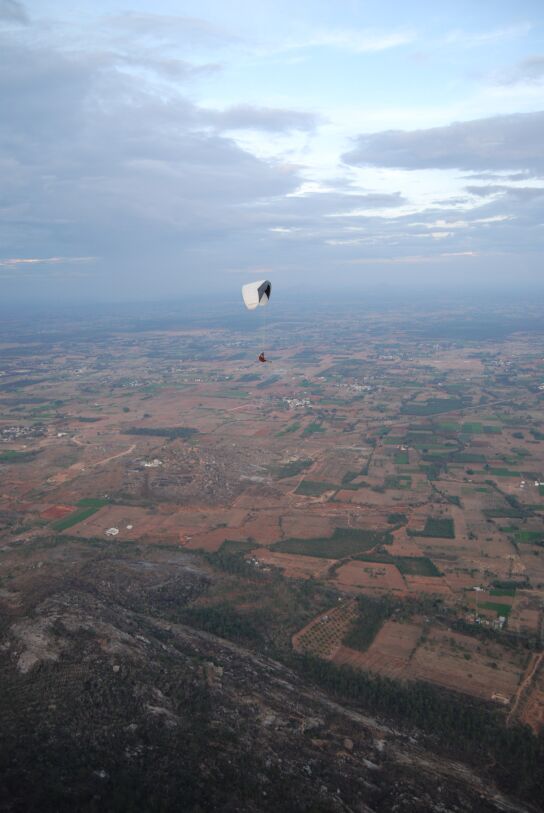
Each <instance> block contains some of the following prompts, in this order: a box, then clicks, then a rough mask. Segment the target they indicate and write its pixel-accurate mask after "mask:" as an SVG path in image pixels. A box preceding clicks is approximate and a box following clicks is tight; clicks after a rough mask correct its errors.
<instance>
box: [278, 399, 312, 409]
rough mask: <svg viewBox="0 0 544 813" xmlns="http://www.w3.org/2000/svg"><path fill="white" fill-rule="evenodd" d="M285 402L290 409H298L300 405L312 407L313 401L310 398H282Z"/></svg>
mask: <svg viewBox="0 0 544 813" xmlns="http://www.w3.org/2000/svg"><path fill="white" fill-rule="evenodd" d="M281 400H282V401H283V402H284V404H287V406H288V407H289V409H297V408H298V407H310V406H312V403H311V401H310V399H309V398H282V399H281Z"/></svg>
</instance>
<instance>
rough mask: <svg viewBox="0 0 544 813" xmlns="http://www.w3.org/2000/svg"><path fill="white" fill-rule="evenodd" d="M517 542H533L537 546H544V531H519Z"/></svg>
mask: <svg viewBox="0 0 544 813" xmlns="http://www.w3.org/2000/svg"><path fill="white" fill-rule="evenodd" d="M516 541H517V542H533V543H536V544H544V530H542V531H517V532H516Z"/></svg>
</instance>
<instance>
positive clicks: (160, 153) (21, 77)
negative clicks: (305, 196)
mask: <svg viewBox="0 0 544 813" xmlns="http://www.w3.org/2000/svg"><path fill="white" fill-rule="evenodd" d="M184 70H185V67H184ZM0 94H1V96H2V100H3V111H4V115H3V116H2V117H1V118H0V171H1V174H2V185H1V186H0V242H1V245H2V249H3V252H2V253H3V254H4V256H7V257H8V258H11V260H7V261H4V264H3V268H4V269H5V271H6V273H7V271H8V269H11V271H15V270H16V269H19V270H20V269H22V268H25V267H32V266H37V267H40V266H39V264H40V263H41V264H42V265H46V266H52V265H53V264H54V263H58V264H60V263H61V262H62V263H65V265H66V267H68V263H72V262H79V263H80V262H82V260H79V259H77V258H82V257H91V256H97V259H96V261H95V262H93V263H92V266H90V269H89V270H92V273H93V274H94V275H95V277H96V278H97V279H102V282H104V279H105V280H106V283H105V284H106V286H107V290H108V291H114V290H117V291H126V290H127V287H126V286H127V284H128V281H129V280H131V283H130V284H131V286H132V285H137V283H136V279H139V281H140V282H139V284H140V285H141V288H142V290H147V291H149V285H150V279H151V277H150V269H157V268H158V269H160V270H159V271H158V272H157V271H154V272H153V280H154V282H153V285H154V287H156V286H158V285H159V280H162V282H163V284H164V285H165V286H166V287H167V288H168V286H172V284H173V281H175V280H176V279H178V276H179V268H180V263H182V262H185V263H187V262H189V260H188V259H187V258H188V257H191V261H190V262H191V267H192V269H193V273H194V269H195V268H200V269H201V271H202V272H204V273H208V272H209V273H212V274H213V273H216V268H217V262H218V257H220V261H221V262H224V263H225V264H226V263H229V264H231V265H233V264H235V263H236V262H237V259H236V256H231V255H237V256H238V262H239V256H240V252H241V250H242V249H241V248H240V243H241V242H243V240H244V239H248V240H249V243H250V244H252V243H253V242H254V240H255V237H254V232H255V230H256V229H259V228H262V227H259V226H257V225H256V224H255V222H254V221H253V217H252V215H253V211H254V210H255V207H257V206H261V207H265V206H266V205H269V204H270V205H272V204H273V202H274V201H275V200H276V199H281V198H283V197H284V196H286V195H287V194H289V193H292V192H294V191H295V190H296V189H297V187H298V186H299V184H300V180H301V179H300V177H299V175H298V170H297V169H296V168H295V167H289V166H286V165H284V164H283V165H282V164H279V163H277V162H275V161H272V160H263V159H260V158H258V157H256V156H254V155H253V154H251V153H250V152H248V151H247V150H244V149H242V148H241V147H240V146H238V145H237V144H236V142H235V141H233V140H232V139H230V138H227V137H226V136H225V135H224V134H222V133H221V132H220V131H219V130H216V131H214V132H210V122H209V118H208V116H209V114H210V111H209V110H206V111H203V110H202V109H201V108H199V107H198V106H197V105H195V104H194V103H193V102H192V101H190V100H189V99H187V98H186V97H184V96H183V95H181V94H180V91H179V88H178V87H176V86H168V87H166V88H165V86H164V85H162V84H157V83H155V82H153V81H147V80H142V77H141V75H137V74H133V73H131V72H130V71H124V70H119V66H118V62H117V58H116V57H115V55H114V56H112V54H111V52H103V51H100V50H96V51H93V50H73V51H66V52H63V51H60V50H59V49H58V48H54V47H51V46H50V47H46V46H45V45H41V46H37V45H35V44H34V41H31V42H29V43H25V42H24V41H19V40H17V41H8V40H7V39H4V41H1V42H0ZM211 112H212V113H213V112H214V111H211ZM251 112H252V111H251V110H249V109H245V110H242V111H241V114H240V117H241V119H244V117H245V120H244V121H240V123H243V124H246V125H247V124H249V123H250V121H251ZM224 113H225V111H217V118H216V122H221V121H223V123H225V118H224ZM236 113H237V111H234V112H232V111H230V112H229V113H228V115H232V120H231V123H233V121H234V119H235V118H236ZM238 113H240V111H238ZM242 114H243V115H242ZM273 117H274V111H272V110H268V111H266V116H265V115H264V114H263V111H262V110H260V109H257V111H256V114H255V118H256V119H257V121H259V120H260V122H261V124H262V123H263V120H264V121H265V123H266V124H267V126H272V123H273ZM306 121H307V120H306V119H304V117H303V116H301V117H300V118H298V119H297V117H296V115H295V112H294V111H280V115H279V121H278V122H276V126H280V124H281V126H286V125H287V124H291V125H295V124H299V125H300V124H302V123H303V122H306ZM248 234H249V235H250V236H249V237H248V238H246V237H245V235H248ZM40 258H41V259H40ZM64 258H66V259H64ZM73 258H76V259H75V260H74V259H73ZM182 258H184V259H183V260H182ZM191 284H193V285H196V282H193V283H191ZM201 284H203V283H201ZM177 285H178V286H179V280H178V282H177ZM99 287H100V286H99Z"/></svg>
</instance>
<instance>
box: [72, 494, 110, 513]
mask: <svg viewBox="0 0 544 813" xmlns="http://www.w3.org/2000/svg"><path fill="white" fill-rule="evenodd" d="M109 502H110V501H109V500H104V499H100V498H97V499H95V498H94V497H84V498H83V499H82V500H78V502H77V503H76V505H77V506H79V507H80V508H96V510H97V511H98V509H99V508H102V507H103V506H104V505H109Z"/></svg>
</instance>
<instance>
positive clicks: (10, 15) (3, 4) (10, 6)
mask: <svg viewBox="0 0 544 813" xmlns="http://www.w3.org/2000/svg"><path fill="white" fill-rule="evenodd" d="M2 21H3V22H7V23H21V24H22V25H26V24H27V23H28V22H29V19H28V14H27V13H26V9H25V7H24V5H23V4H22V3H20V2H19V0H0V22H2Z"/></svg>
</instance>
